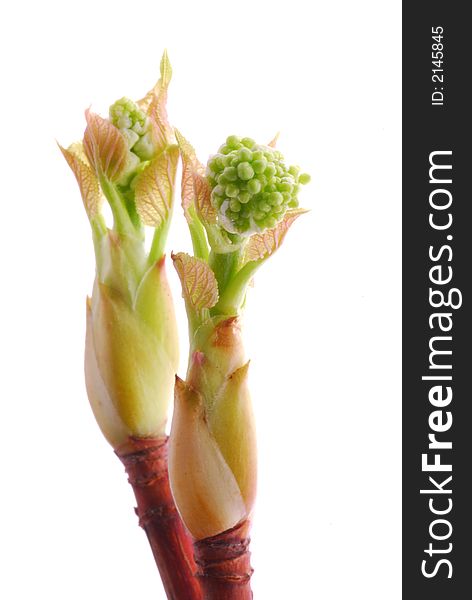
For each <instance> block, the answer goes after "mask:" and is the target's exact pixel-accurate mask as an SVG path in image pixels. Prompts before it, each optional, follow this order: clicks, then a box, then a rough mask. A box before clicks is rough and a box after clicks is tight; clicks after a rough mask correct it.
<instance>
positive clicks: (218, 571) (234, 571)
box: [194, 519, 253, 600]
mask: <svg viewBox="0 0 472 600" xmlns="http://www.w3.org/2000/svg"><path fill="white" fill-rule="evenodd" d="M250 527H251V523H250V521H249V519H246V520H245V521H244V522H243V523H240V524H239V525H236V527H233V528H232V529H229V530H227V531H224V532H223V533H220V534H218V535H215V536H213V537H209V538H205V539H203V540H198V541H196V542H194V548H195V561H196V563H197V566H198V570H197V577H198V578H199V579H200V582H201V585H202V590H203V597H204V599H205V600H251V599H252V597H253V595H252V591H251V575H252V573H253V569H252V567H251V562H250V558H251V553H250V552H249V544H250V541H251V538H250V537H249V530H250Z"/></svg>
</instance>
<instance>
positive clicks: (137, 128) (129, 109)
mask: <svg viewBox="0 0 472 600" xmlns="http://www.w3.org/2000/svg"><path fill="white" fill-rule="evenodd" d="M110 121H111V122H112V123H113V125H115V127H117V128H118V129H119V130H120V132H121V133H122V134H123V136H124V137H125V139H126V142H127V144H128V148H129V154H128V165H127V168H126V173H125V179H129V177H130V175H131V174H133V173H135V172H136V170H137V169H138V168H139V166H140V163H141V162H143V161H148V160H150V159H151V158H153V156H154V154H155V145H154V142H153V137H152V129H151V121H150V119H149V117H148V116H147V115H146V113H145V112H144V111H142V110H141V109H140V108H139V107H138V105H137V104H136V103H135V102H133V101H132V100H130V99H129V98H121V99H120V100H117V101H116V102H115V103H114V104H112V106H110ZM122 183H123V182H122Z"/></svg>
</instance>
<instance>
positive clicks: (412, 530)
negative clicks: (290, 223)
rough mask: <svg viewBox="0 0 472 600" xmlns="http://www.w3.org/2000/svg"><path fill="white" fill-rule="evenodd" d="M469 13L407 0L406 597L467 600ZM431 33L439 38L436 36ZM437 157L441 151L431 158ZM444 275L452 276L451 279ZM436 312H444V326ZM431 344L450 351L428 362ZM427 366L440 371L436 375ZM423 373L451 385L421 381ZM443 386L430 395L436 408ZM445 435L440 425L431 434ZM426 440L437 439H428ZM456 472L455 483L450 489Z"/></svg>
mask: <svg viewBox="0 0 472 600" xmlns="http://www.w3.org/2000/svg"><path fill="white" fill-rule="evenodd" d="M469 8H470V4H469V3H467V2H453V1H451V2H447V1H442V2H437V1H436V0H430V1H417V2H403V231H404V242H403V432H404V442H403V597H404V598H405V599H407V600H409V599H412V600H421V599H423V598H425V599H427V600H435V599H436V598H438V599H439V598H441V600H445V599H447V600H455V599H456V598H457V599H460V600H464V599H465V598H469V597H470V598H472V579H471V578H472V491H471V489H472V485H471V484H472V385H471V384H472V304H471V303H472V289H471V282H472V211H471V205H472V186H471V181H472V152H471V149H470V145H471V143H472V127H471V123H472V102H471V101H470V99H469V97H468V93H469V89H471V87H472V86H471V83H470V80H471V73H472V64H471V58H472V51H471V44H472V25H471V24H470V20H469V19H468V18H467V16H466V12H468V9H469ZM434 29H436V32H438V34H437V35H436V36H435V37H436V38H439V37H440V41H439V42H438V41H437V39H436V40H435V39H433V36H434V31H433V30H434ZM441 29H442V35H441V36H440V34H439V32H440V30H441ZM434 44H437V45H436V46H434ZM438 52H442V55H443V56H442V57H441V58H439V57H440V54H437V53H438ZM433 53H436V58H437V60H436V61H435V62H436V63H437V64H436V65H435V64H433V61H434V60H435V57H434V56H433ZM433 69H435V70H436V71H435V72H434V71H433ZM441 69H442V70H441ZM434 75H437V77H434ZM439 75H442V77H439ZM434 92H436V93H435V95H434V96H433V93H434ZM439 92H441V93H439ZM441 94H442V95H443V97H442V98H441ZM433 101H435V102H436V104H433ZM449 151H450V152H451V154H446V152H449ZM432 152H443V154H436V155H434V157H431V153H432ZM431 160H432V161H433V162H435V163H436V164H442V165H443V166H446V165H452V169H445V168H443V169H441V168H438V169H436V170H433V171H432V174H431V175H432V176H431V179H433V181H432V182H431V181H430V174H429V169H430V166H431V164H430V161H431ZM449 178H451V179H452V182H451V183H447V180H448V179H449ZM431 195H432V196H431ZM451 198H452V201H451V205H450V207H447V208H444V209H442V208H435V206H440V205H443V206H447V205H448V203H449V201H450V199H451ZM431 203H432V204H433V206H432V205H431ZM430 215H432V217H430ZM449 215H450V217H449ZM430 218H431V219H432V220H433V223H434V224H435V226H436V227H438V226H439V227H442V226H445V225H446V224H447V223H448V222H449V219H450V218H452V222H451V225H450V227H447V228H445V229H438V228H435V227H433V226H432V225H431V223H430V222H429V219H430ZM448 247H449V248H450V250H449V249H448ZM430 252H431V254H432V256H430V254H429V253H430ZM434 267H439V268H437V269H434ZM449 268H450V269H449ZM431 269H433V271H431ZM449 276H451V280H450V281H448V282H447V283H446V282H444V281H445V280H446V279H448V278H449ZM432 280H434V281H432ZM438 281H441V283H437V282H438ZM430 290H433V297H432V300H431V298H430V293H431V292H430ZM434 290H436V291H437V292H442V293H443V295H444V298H445V299H446V300H445V301H447V298H449V293H451V296H450V298H451V299H452V302H451V303H452V304H454V305H458V304H459V303H460V298H462V305H461V306H460V307H459V306H457V308H453V307H448V306H439V307H436V308H435V307H433V306H432V303H436V304H441V296H440V293H435V294H434ZM453 290H456V291H455V292H454V291H453ZM434 314H442V315H445V316H443V317H442V318H441V319H440V318H439V317H434V316H433V315H434ZM440 323H441V325H442V327H443V329H444V330H445V329H447V328H448V327H449V326H451V328H450V331H443V330H442V329H441V326H440ZM435 337H436V338H438V339H436V340H434V339H433V338H435ZM448 337H451V338H452V339H451V340H449V339H446V338H448ZM430 344H432V347H433V349H436V350H438V349H441V350H446V351H449V350H451V351H452V354H441V355H440V354H437V355H431V352H432V351H431V349H430V347H429V345H430ZM430 359H432V361H433V365H435V366H437V367H438V368H431V365H430ZM448 365H450V366H451V367H452V368H450V369H448V368H446V367H447V366H448ZM423 376H426V377H438V376H440V377H451V378H452V379H451V380H447V379H442V380H437V381H434V380H431V379H427V380H423V379H422V377H423ZM434 386H443V387H441V388H438V389H440V390H441V392H440V394H442V398H443V399H446V395H447V393H448V390H447V387H450V388H451V392H452V401H451V402H450V403H449V404H447V402H446V401H444V402H443V404H442V405H441V403H440V402H439V403H438V405H437V406H434V405H433V404H432V402H431V401H430V390H431V388H432V387H434ZM438 389H437V390H436V395H433V400H438V399H439V401H440V400H441V398H440V397H439V395H438V394H439V392H438ZM435 411H440V412H439V413H438V412H435ZM451 418H452V425H451V427H450V428H448V425H449V424H450V419H451ZM440 428H444V429H445V430H444V431H442V432H438V431H436V430H437V429H440ZM429 434H431V435H434V436H435V437H434V438H433V441H431V439H430V438H428V435H429ZM434 440H436V441H438V442H445V443H447V442H451V443H452V449H448V448H445V447H441V448H436V449H435V448H429V447H428V446H429V444H434ZM423 454H427V462H428V463H429V464H431V463H433V462H434V460H436V457H435V455H436V454H438V455H439V459H437V460H439V461H440V463H441V465H451V466H452V471H450V472H449V471H436V472H434V471H429V472H428V471H424V470H423V469H422V455H423ZM427 468H428V467H427ZM450 476H452V480H451V481H450V482H449V483H444V482H445V481H446V480H447V479H448V477H450ZM429 477H432V478H433V480H434V482H435V483H434V482H431V481H430V480H429ZM441 486H442V487H441ZM441 489H442V490H443V491H442V492H441ZM420 490H433V491H435V492H437V493H424V494H421V493H420ZM446 491H447V492H449V491H450V493H446ZM449 508H450V511H449V512H446V511H447V510H448V509H449ZM433 510H436V511H437V512H439V511H444V514H441V515H440V514H434V513H433ZM435 538H443V539H435ZM430 544H431V547H430ZM449 544H451V546H449ZM425 550H429V553H427V552H425ZM449 550H450V551H449ZM441 560H443V561H445V562H442V563H440V562H439V561H441ZM423 561H426V562H425V563H423ZM446 561H447V562H446ZM422 569H423V571H424V572H426V573H427V574H429V577H427V576H426V575H425V574H424V573H423V572H422Z"/></svg>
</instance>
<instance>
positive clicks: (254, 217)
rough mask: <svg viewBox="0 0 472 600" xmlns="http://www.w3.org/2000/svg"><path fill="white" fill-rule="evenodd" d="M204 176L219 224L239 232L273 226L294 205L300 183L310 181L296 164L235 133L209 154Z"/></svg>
mask: <svg viewBox="0 0 472 600" xmlns="http://www.w3.org/2000/svg"><path fill="white" fill-rule="evenodd" d="M206 176H207V179H208V181H209V183H210V185H211V188H212V192H211V200H212V204H213V206H214V207H215V208H216V209H217V211H218V219H219V222H220V224H221V225H222V227H223V228H224V229H226V231H228V232H229V233H236V234H239V235H241V236H249V235H252V234H253V233H258V232H261V231H265V230H266V229H271V228H273V227H275V226H276V225H277V223H278V222H279V221H280V220H281V219H282V218H283V216H284V214H285V212H286V211H287V209H288V208H296V207H297V206H298V192H299V189H300V184H302V185H304V184H306V183H308V182H309V181H310V176H309V175H307V174H306V173H302V174H300V169H299V168H298V167H295V166H290V167H287V166H286V164H285V163H284V158H283V156H282V154H281V153H280V152H279V151H278V150H275V149H274V148H271V147H269V146H262V145H258V144H256V142H255V141H254V140H252V139H251V138H242V139H241V138H239V137H238V136H236V135H231V136H229V137H228V138H227V139H226V143H225V144H223V145H222V146H221V147H220V148H219V150H218V154H215V155H214V156H211V157H210V160H209V161H208V165H207V171H206Z"/></svg>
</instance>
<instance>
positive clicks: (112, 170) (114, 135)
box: [83, 109, 128, 181]
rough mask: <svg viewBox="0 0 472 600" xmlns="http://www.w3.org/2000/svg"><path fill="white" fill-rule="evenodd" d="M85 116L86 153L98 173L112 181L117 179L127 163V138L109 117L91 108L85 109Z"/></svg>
mask: <svg viewBox="0 0 472 600" xmlns="http://www.w3.org/2000/svg"><path fill="white" fill-rule="evenodd" d="M85 118H86V120H87V128H86V130H85V133H84V142H83V143H84V150H85V154H86V155H87V158H88V160H89V162H90V164H91V165H92V167H93V168H94V169H95V171H96V173H97V174H101V173H103V175H105V177H106V178H107V179H109V180H110V181H116V180H117V179H119V177H120V175H121V173H122V172H123V170H124V169H125V167H126V163H127V158H128V146H127V144H126V140H125V138H124V136H123V135H122V134H121V133H120V132H119V131H118V129H117V128H116V127H115V126H114V125H113V124H112V123H110V121H109V120H108V119H103V118H102V117H100V116H99V115H97V114H95V113H92V112H91V111H90V110H89V109H87V110H86V111H85Z"/></svg>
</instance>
